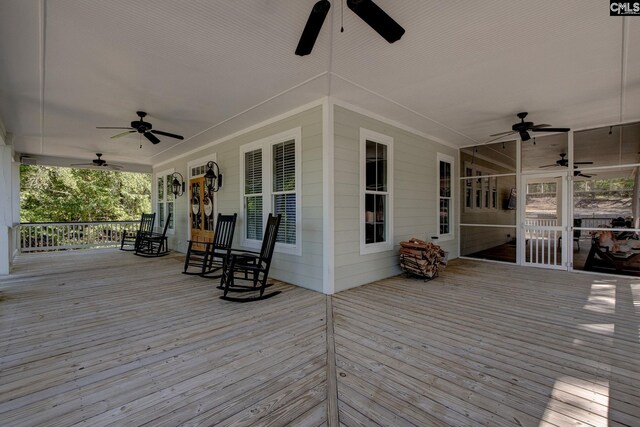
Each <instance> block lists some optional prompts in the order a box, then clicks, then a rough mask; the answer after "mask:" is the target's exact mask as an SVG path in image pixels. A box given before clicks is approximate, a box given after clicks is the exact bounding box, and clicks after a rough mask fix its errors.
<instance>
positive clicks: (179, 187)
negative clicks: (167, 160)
mask: <svg viewBox="0 0 640 427" xmlns="http://www.w3.org/2000/svg"><path fill="white" fill-rule="evenodd" d="M171 176H172V177H173V181H171V186H172V187H173V198H174V199H177V198H178V196H182V195H183V194H184V178H183V176H182V174H181V173H180V172H174V173H172V174H171ZM178 176H179V177H180V180H179V181H178Z"/></svg>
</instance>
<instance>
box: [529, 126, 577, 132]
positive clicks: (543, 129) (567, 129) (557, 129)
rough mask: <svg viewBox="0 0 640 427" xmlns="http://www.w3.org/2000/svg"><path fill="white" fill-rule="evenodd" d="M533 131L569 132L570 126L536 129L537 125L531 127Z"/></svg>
mask: <svg viewBox="0 0 640 427" xmlns="http://www.w3.org/2000/svg"><path fill="white" fill-rule="evenodd" d="M529 130H530V131H531V132H569V131H570V130H571V129H570V128H548V127H547V128H542V129H536V128H535V126H534V127H532V128H531V129H529Z"/></svg>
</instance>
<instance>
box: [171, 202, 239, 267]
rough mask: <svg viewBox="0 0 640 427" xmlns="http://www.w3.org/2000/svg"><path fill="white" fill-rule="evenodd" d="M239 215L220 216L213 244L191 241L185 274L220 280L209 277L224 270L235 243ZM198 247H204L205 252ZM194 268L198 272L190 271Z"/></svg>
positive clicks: (185, 264)
mask: <svg viewBox="0 0 640 427" xmlns="http://www.w3.org/2000/svg"><path fill="white" fill-rule="evenodd" d="M237 217H238V214H233V215H222V214H218V219H217V221H216V229H215V231H214V234H213V242H199V241H196V240H189V247H188V249H187V256H186V257H185V260H184V271H183V272H182V273H184V274H198V275H200V276H203V277H208V278H218V277H220V275H217V276H209V275H208V274H209V273H212V272H215V271H218V270H224V266H225V265H226V262H227V260H228V259H229V253H230V252H231V244H232V243H233V233H234V231H235V228H236V219H237ZM196 245H200V246H204V250H202V249H197V248H196V247H194V246H196ZM190 267H193V268H195V269H196V271H189V268H190Z"/></svg>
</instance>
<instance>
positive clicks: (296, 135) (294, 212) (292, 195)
mask: <svg viewBox="0 0 640 427" xmlns="http://www.w3.org/2000/svg"><path fill="white" fill-rule="evenodd" d="M300 140H301V129H300V128H295V129H291V130H289V131H285V132H282V133H279V134H277V135H273V136H270V137H267V138H264V139H262V140H259V141H255V142H252V143H250V144H246V145H244V146H242V147H240V158H241V162H240V167H241V176H242V182H241V183H240V185H241V187H240V188H241V189H242V191H243V197H244V204H243V206H242V209H243V213H242V214H243V218H244V222H245V229H244V233H243V236H242V244H243V245H245V246H249V247H253V248H256V249H257V248H259V247H260V244H261V242H262V238H263V237H264V228H263V222H264V221H265V219H266V218H267V216H268V215H269V213H273V214H274V215H278V214H280V215H281V219H280V228H279V229H278V236H277V238H276V239H277V240H276V241H277V245H276V251H277V252H284V253H289V254H293V255H301V254H302V246H301V241H300V240H301V239H300V233H301V218H300V211H301V208H300V155H301V154H300Z"/></svg>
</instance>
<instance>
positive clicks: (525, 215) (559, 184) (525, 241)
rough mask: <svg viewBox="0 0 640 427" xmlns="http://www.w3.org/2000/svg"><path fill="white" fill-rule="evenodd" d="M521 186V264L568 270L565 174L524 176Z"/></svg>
mask: <svg viewBox="0 0 640 427" xmlns="http://www.w3.org/2000/svg"><path fill="white" fill-rule="evenodd" d="M521 183H522V185H521V187H522V188H520V194H521V195H522V196H521V197H520V199H521V200H520V227H521V234H520V235H521V236H522V238H520V245H519V246H520V247H519V259H520V264H522V265H527V266H534V267H543V268H554V269H562V270H566V269H567V268H568V267H567V265H568V263H567V255H566V254H567V250H566V249H565V245H566V242H567V238H566V236H567V227H566V224H567V218H568V212H567V211H568V203H567V202H566V200H567V198H568V196H569V195H568V194H567V179H566V174H559V173H557V172H556V173H553V174H544V175H542V174H539V175H523V176H522V180H521ZM569 241H570V242H571V243H572V241H571V239H569Z"/></svg>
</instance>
